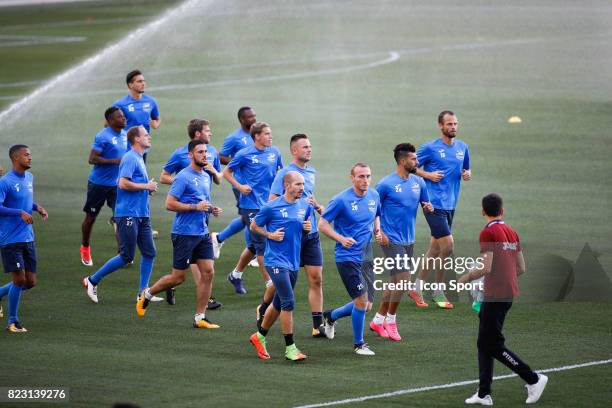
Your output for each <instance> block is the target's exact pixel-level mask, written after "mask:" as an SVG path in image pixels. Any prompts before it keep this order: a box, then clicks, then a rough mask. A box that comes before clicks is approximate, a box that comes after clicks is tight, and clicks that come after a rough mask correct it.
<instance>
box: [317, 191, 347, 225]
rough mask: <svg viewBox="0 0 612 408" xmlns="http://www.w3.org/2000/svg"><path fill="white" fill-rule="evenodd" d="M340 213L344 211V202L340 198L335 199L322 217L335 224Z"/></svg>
mask: <svg viewBox="0 0 612 408" xmlns="http://www.w3.org/2000/svg"><path fill="white" fill-rule="evenodd" d="M340 211H342V200H341V199H340V198H339V197H334V198H332V200H331V201H330V202H329V204H328V205H327V207H326V208H325V211H324V212H323V214H321V217H323V218H325V219H326V220H327V221H328V222H334V220H335V219H336V217H338V215H339V214H340Z"/></svg>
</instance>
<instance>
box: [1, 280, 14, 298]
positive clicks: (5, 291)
mask: <svg viewBox="0 0 612 408" xmlns="http://www.w3.org/2000/svg"><path fill="white" fill-rule="evenodd" d="M11 286H13V282H9V283H7V284H6V285H4V286H3V287H1V288H0V300H2V298H3V297H5V296H6V295H8V293H9V290H11Z"/></svg>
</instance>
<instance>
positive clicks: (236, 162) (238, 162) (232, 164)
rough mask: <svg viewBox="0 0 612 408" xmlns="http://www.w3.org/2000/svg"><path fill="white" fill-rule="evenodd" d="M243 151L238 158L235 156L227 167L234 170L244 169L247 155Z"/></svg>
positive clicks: (238, 154)
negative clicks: (243, 165) (243, 163)
mask: <svg viewBox="0 0 612 408" xmlns="http://www.w3.org/2000/svg"><path fill="white" fill-rule="evenodd" d="M245 150H246V149H245ZM243 151H244V150H241V151H239V152H238V153H237V154H236V156H234V158H233V159H232V160H231V161H230V162H229V163H228V164H227V167H229V168H230V169H232V170H236V169H237V168H240V167H242V162H243V160H244V157H245V155H244V154H243V153H242V152H243Z"/></svg>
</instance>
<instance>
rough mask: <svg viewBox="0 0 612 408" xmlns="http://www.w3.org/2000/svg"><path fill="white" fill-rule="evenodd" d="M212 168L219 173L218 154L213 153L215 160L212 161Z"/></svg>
mask: <svg viewBox="0 0 612 408" xmlns="http://www.w3.org/2000/svg"><path fill="white" fill-rule="evenodd" d="M213 167H214V168H215V170H217V171H221V159H219V152H216V153H215V159H214V160H213Z"/></svg>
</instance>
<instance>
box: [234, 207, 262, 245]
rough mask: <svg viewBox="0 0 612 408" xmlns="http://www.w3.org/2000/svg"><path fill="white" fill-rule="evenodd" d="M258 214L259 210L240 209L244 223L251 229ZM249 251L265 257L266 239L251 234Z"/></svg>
mask: <svg viewBox="0 0 612 408" xmlns="http://www.w3.org/2000/svg"><path fill="white" fill-rule="evenodd" d="M258 212H259V210H258V209H252V210H251V209H245V208H241V209H240V215H241V216H242V222H243V223H244V224H245V225H246V226H247V228H249V226H250V225H251V221H253V219H254V218H255V216H256V215H257V213H258ZM247 249H248V250H249V251H251V253H253V254H255V255H257V256H263V255H264V252H266V237H264V236H263V235H259V234H255V233H254V232H251V233H250V234H249V241H248V242H247Z"/></svg>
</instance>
